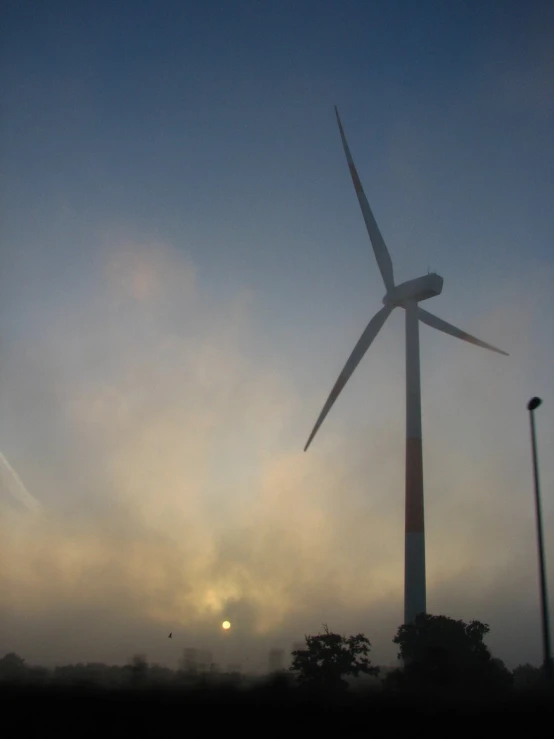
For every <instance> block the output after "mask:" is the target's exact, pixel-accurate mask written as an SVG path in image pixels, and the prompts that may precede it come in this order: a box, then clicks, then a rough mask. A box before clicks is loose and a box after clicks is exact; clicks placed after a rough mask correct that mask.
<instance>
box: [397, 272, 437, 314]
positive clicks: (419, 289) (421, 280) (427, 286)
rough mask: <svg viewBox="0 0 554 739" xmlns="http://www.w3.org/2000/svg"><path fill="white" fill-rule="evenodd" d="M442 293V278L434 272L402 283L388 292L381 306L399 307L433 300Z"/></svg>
mask: <svg viewBox="0 0 554 739" xmlns="http://www.w3.org/2000/svg"><path fill="white" fill-rule="evenodd" d="M441 292H442V277H441V276H440V275H437V274H436V273H435V272H431V274H428V275H424V276H423V277H417V278H416V279H415V280H408V281H407V282H402V283H401V284H400V285H395V286H394V287H393V288H392V290H389V291H388V292H387V294H386V295H385V297H384V298H383V305H389V306H394V307H396V306H401V305H403V303H407V302H415V303H419V302H420V301H421V300H427V299H428V298H434V297H435V296H437V295H440V294H441Z"/></svg>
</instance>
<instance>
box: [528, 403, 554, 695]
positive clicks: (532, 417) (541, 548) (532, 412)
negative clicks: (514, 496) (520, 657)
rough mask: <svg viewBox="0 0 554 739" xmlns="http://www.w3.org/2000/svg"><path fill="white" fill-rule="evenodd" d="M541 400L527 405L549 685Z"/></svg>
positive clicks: (545, 664) (543, 639) (542, 618)
mask: <svg viewBox="0 0 554 739" xmlns="http://www.w3.org/2000/svg"><path fill="white" fill-rule="evenodd" d="M541 403H542V400H541V399H540V398H536V397H535V398H531V400H530V401H529V403H528V404H527V410H528V411H529V420H530V422H531V450H532V454H533V480H534V483H535V508H536V513H537V546H538V554H539V582H540V597H541V620H542V644H543V660H544V672H545V677H546V679H547V681H548V682H549V683H552V679H553V677H554V675H553V669H552V657H551V653H550V629H549V621H548V594H547V590H546V567H545V563H544V539H543V533H542V511H541V498H540V484H539V462H538V455H537V437H536V433H535V410H536V409H537V408H538V407H539V406H540V404H541Z"/></svg>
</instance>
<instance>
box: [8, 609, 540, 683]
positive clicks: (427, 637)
mask: <svg viewBox="0 0 554 739" xmlns="http://www.w3.org/2000/svg"><path fill="white" fill-rule="evenodd" d="M489 631H490V628H489V626H488V624H483V623H481V622H480V621H470V622H469V623H466V622H464V621H461V620H455V619H452V618H449V617H447V616H440V615H439V616H433V615H431V614H420V615H419V616H418V617H417V618H416V619H415V621H414V623H412V624H403V625H402V626H400V627H399V628H398V631H397V633H396V635H395V637H394V639H393V642H394V644H396V645H397V647H398V654H397V657H398V667H396V668H395V669H392V670H384V669H382V668H380V667H378V666H375V665H373V664H372V663H371V660H370V658H369V653H370V651H371V642H370V640H369V639H368V638H367V637H366V636H365V635H364V634H361V633H360V634H355V635H351V636H345V635H341V634H338V633H335V632H333V631H330V630H329V628H328V626H327V625H324V626H323V630H322V631H321V632H320V633H317V634H313V635H307V636H305V646H304V647H303V648H302V649H296V650H294V651H293V652H292V653H291V657H292V664H291V666H290V668H289V669H288V670H283V671H281V672H280V673H279V674H274V675H273V676H272V681H273V685H274V686H279V685H280V686H281V687H283V686H285V685H286V686H287V687H292V686H295V685H296V686H297V687H298V688H299V689H300V690H303V691H308V692H309V691H311V692H312V693H313V692H316V693H317V692H319V693H338V694H341V693H342V694H344V692H345V691H348V690H349V689H352V688H354V689H355V688H356V687H371V688H374V689H378V690H382V691H384V692H386V693H389V694H402V693H404V694H406V693H407V694H413V693H418V692H421V691H426V692H429V691H432V692H435V693H439V694H442V695H448V694H456V695H471V694H479V695H483V694H490V693H494V694H507V693H508V692H510V691H512V690H518V691H535V690H541V689H546V688H548V687H549V686H548V685H547V682H546V675H545V671H544V668H537V667H534V666H532V665H530V664H524V665H519V666H518V667H516V668H515V669H514V670H512V671H510V670H509V669H508V668H507V667H506V666H505V664H504V662H503V661H502V660H501V659H498V658H496V657H494V656H493V655H492V654H491V652H490V650H489V648H488V647H487V645H486V644H485V642H484V638H485V636H486V635H487V634H488V633H489ZM241 679H242V678H241V676H240V675H239V674H235V673H227V674H225V673H224V674H218V675H216V674H215V673H213V672H209V673H206V674H204V675H193V674H190V673H189V672H187V670H186V669H184V667H181V668H180V669H178V670H172V669H170V668H169V667H164V666H161V665H156V664H149V663H148V661H147V659H146V657H145V656H143V655H135V656H134V657H133V658H132V660H130V662H129V664H127V665H124V666H123V667H121V666H109V665H105V664H102V663H87V664H77V665H66V666H61V667H55V668H53V669H47V668H45V667H36V666H28V665H27V664H26V663H25V660H24V659H23V658H22V657H20V656H19V655H17V654H15V653H13V652H11V653H8V654H6V655H5V656H4V657H3V658H1V659H0V683H2V684H4V685H6V684H10V685H21V686H23V685H35V686H46V685H49V686H59V687H71V686H80V687H87V688H89V687H101V688H107V689H118V688H119V689H126V688H132V687H154V686H156V687H160V688H164V687H165V688H178V687H185V686H187V685H188V686H192V685H193V684H198V682H202V681H204V683H207V682H219V683H220V684H221V683H222V682H227V683H235V684H236V683H238V682H240V681H241Z"/></svg>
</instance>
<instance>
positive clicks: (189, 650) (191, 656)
mask: <svg viewBox="0 0 554 739" xmlns="http://www.w3.org/2000/svg"><path fill="white" fill-rule="evenodd" d="M183 670H184V671H185V672H188V673H191V674H195V673H196V672H198V650H197V649H195V648H194V647H185V649H183Z"/></svg>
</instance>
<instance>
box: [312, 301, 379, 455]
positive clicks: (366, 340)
mask: <svg viewBox="0 0 554 739" xmlns="http://www.w3.org/2000/svg"><path fill="white" fill-rule="evenodd" d="M393 307H394V306H389V305H386V306H385V307H384V308H381V310H380V311H378V312H377V313H376V314H375V315H374V316H373V318H372V319H371V321H370V322H369V323H368V324H367V327H366V329H365V331H364V332H363V334H362V335H361V337H360V339H359V341H358V343H357V344H356V346H355V347H354V351H353V352H352V354H351V355H350V357H349V358H348V361H347V362H346V364H345V365H344V368H343V370H342V372H341V373H340V375H339V378H338V380H337V381H336V383H335V386H334V387H333V389H332V390H331V393H330V395H329V397H328V398H327V402H326V403H325V405H324V406H323V410H322V411H321V413H320V414H319V418H318V419H317V422H316V424H315V426H314V428H313V431H312V433H311V434H310V438H309V439H308V441H307V442H306V446H305V447H304V451H306V450H307V449H308V447H309V446H310V444H311V441H312V439H313V438H314V436H315V435H316V433H317V430H318V429H319V427H320V426H321V424H322V423H323V421H324V419H325V416H326V415H327V414H328V413H329V411H330V410H331V407H332V405H333V403H334V402H335V400H336V399H337V398H338V396H339V394H340V392H341V390H342V389H343V387H344V386H345V385H346V383H347V382H348V380H349V379H350V376H351V375H352V373H353V372H354V370H355V369H356V367H357V366H358V364H359V363H360V361H361V359H362V357H363V356H364V354H365V353H366V351H367V350H368V349H369V347H370V346H371V343H372V341H373V339H375V337H376V336H377V334H378V333H379V331H380V330H381V328H382V327H383V324H384V323H385V321H386V320H387V318H388V317H389V315H390V313H391V312H392V310H393Z"/></svg>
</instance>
